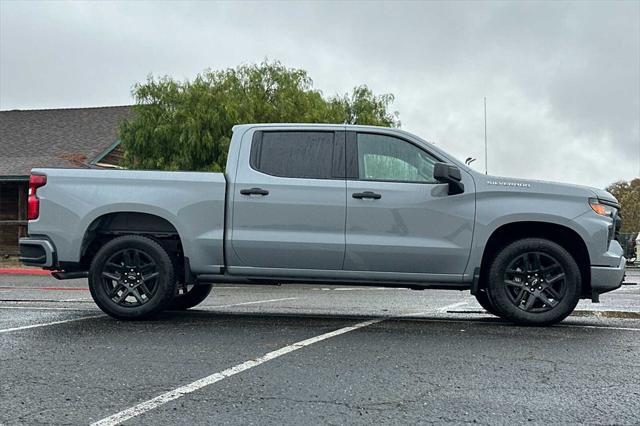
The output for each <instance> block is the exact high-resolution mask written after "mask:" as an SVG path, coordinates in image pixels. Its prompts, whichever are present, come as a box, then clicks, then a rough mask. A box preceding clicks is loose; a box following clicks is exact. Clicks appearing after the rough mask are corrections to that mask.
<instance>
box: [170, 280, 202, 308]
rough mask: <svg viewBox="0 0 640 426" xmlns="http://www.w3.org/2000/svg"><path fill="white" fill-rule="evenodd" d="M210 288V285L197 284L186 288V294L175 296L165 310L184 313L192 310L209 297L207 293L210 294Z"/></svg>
mask: <svg viewBox="0 0 640 426" xmlns="http://www.w3.org/2000/svg"><path fill="white" fill-rule="evenodd" d="M212 288H213V286H212V285H211V284H198V285H194V286H192V287H191V288H187V289H186V292H184V293H178V294H176V296H175V297H174V298H173V300H172V301H171V303H169V306H168V307H167V309H168V310H171V311H184V310H186V309H189V308H193V307H194V306H196V305H199V304H200V303H202V302H204V300H205V299H206V298H207V297H208V296H209V293H211V289H212Z"/></svg>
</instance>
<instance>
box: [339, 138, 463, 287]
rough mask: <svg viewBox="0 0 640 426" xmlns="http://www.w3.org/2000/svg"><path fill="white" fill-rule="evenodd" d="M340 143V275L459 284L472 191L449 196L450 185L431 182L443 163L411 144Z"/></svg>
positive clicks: (396, 140) (390, 141)
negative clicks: (343, 190)
mask: <svg viewBox="0 0 640 426" xmlns="http://www.w3.org/2000/svg"><path fill="white" fill-rule="evenodd" d="M346 139H347V176H348V181H347V229H346V232H347V236H346V256H345V264H344V269H345V270H349V271H370V272H394V273H398V272H401V273H410V274H420V276H417V277H416V276H414V277H407V276H405V277H404V278H421V277H422V278H424V279H428V280H436V281H437V280H442V281H446V282H449V281H455V280H459V279H461V275H462V274H463V272H464V269H465V267H466V263H467V260H468V257H469V253H470V250H471V238H472V235H473V223H474V212H475V195H474V193H473V184H472V183H471V182H469V184H468V185H467V191H466V192H465V193H463V194H459V195H449V194H448V185H447V184H443V183H440V182H437V181H436V180H434V178H433V165H434V163H436V162H439V161H442V160H441V159H439V158H437V157H436V156H435V155H433V154H431V153H429V152H428V151H427V150H426V149H425V148H424V147H422V146H420V145H419V144H417V143H414V142H413V141H410V140H406V139H401V138H398V137H395V136H392V135H386V134H376V133H364V132H363V133H360V132H359V133H355V132H348V133H347V138H346ZM465 178H467V179H470V177H466V176H465ZM399 278H403V277H399Z"/></svg>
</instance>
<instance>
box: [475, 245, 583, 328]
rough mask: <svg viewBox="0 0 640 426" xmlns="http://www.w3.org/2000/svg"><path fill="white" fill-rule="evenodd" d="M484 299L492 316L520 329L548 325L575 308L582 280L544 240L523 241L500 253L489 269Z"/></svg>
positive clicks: (570, 260)
mask: <svg viewBox="0 0 640 426" xmlns="http://www.w3.org/2000/svg"><path fill="white" fill-rule="evenodd" d="M487 286H488V287H487V296H488V298H489V301H490V304H491V306H492V307H494V308H495V311H496V313H497V314H498V315H499V316H500V317H502V318H505V319H508V320H510V321H513V322H515V323H518V324H523V325H551V324H555V323H557V322H559V321H562V320H563V319H564V318H566V317H567V316H568V315H569V314H571V312H573V310H574V309H575V307H576V305H577V304H578V300H579V299H580V296H581V293H582V276H581V273H580V269H579V267H578V264H577V262H576V259H575V258H574V257H573V256H572V255H571V254H570V253H569V252H568V251H567V250H566V249H565V248H564V247H562V246H561V245H559V244H557V243H555V242H553V241H550V240H548V239H544V238H523V239H520V240H516V241H513V242H511V243H510V244H508V245H507V246H506V247H504V248H503V249H502V250H500V251H499V252H498V253H497V254H496V256H495V258H494V259H493V261H492V262H491V265H490V267H489V271H488V282H487Z"/></svg>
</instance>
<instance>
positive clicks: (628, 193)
mask: <svg viewBox="0 0 640 426" xmlns="http://www.w3.org/2000/svg"><path fill="white" fill-rule="evenodd" d="M607 191H609V192H610V193H612V194H613V195H614V196H615V197H616V198H617V199H618V201H619V202H620V205H621V209H622V228H621V229H620V232H639V231H640V178H636V179H632V180H630V181H628V182H626V181H619V182H615V183H612V184H611V185H610V186H609V187H608V188H607Z"/></svg>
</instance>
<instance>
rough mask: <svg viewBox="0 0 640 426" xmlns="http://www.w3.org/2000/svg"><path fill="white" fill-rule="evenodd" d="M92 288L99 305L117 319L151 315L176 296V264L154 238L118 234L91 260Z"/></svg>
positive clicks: (90, 278) (162, 308)
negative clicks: (174, 267) (174, 266)
mask: <svg viewBox="0 0 640 426" xmlns="http://www.w3.org/2000/svg"><path fill="white" fill-rule="evenodd" d="M89 290H90V291H91V296H92V297H93V300H94V301H95V302H96V304H97V305H98V307H99V308H100V309H102V311H104V312H105V313H106V314H108V315H110V316H112V317H114V318H117V319H122V320H139V319H145V318H149V317H151V316H153V315H155V314H157V313H159V312H161V311H162V310H164V309H165V308H166V307H167V306H168V305H169V303H170V302H171V301H172V299H173V296H174V294H175V292H176V280H175V278H174V270H173V264H172V262H171V259H170V258H169V255H168V254H167V252H166V251H165V250H164V249H163V248H162V246H160V244H158V243H157V242H155V241H154V240H152V239H150V238H147V237H143V236H140V235H125V236H122V237H117V238H114V239H113V240H111V241H109V242H108V243H106V244H105V245H104V246H103V247H102V248H101V249H100V250H99V251H98V253H96V256H95V257H94V259H93V262H91V268H90V269H89Z"/></svg>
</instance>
